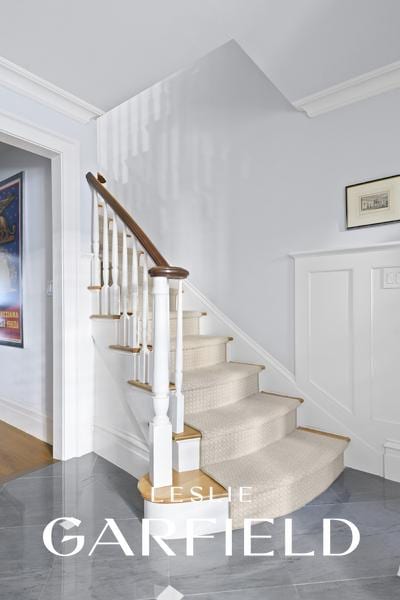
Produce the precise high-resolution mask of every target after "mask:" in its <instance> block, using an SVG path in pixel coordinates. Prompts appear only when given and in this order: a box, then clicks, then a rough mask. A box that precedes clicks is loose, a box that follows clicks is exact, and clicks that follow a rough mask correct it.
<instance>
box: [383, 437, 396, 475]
mask: <svg viewBox="0 0 400 600" xmlns="http://www.w3.org/2000/svg"><path fill="white" fill-rule="evenodd" d="M383 447H384V467H383V468H384V474H385V478H386V479H390V480H391V481H398V482H399V481H400V442H398V441H396V440H386V442H385V443H384V445H383Z"/></svg>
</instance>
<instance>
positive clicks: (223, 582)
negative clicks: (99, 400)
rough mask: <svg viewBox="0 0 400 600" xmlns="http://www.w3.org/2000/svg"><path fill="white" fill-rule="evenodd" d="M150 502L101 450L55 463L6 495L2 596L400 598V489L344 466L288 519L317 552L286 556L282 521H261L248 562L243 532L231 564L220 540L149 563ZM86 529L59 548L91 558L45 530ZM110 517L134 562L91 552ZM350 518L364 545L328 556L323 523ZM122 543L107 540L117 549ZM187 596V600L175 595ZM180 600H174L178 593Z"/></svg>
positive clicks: (345, 540)
mask: <svg viewBox="0 0 400 600" xmlns="http://www.w3.org/2000/svg"><path fill="white" fill-rule="evenodd" d="M142 514H143V506H142V502H141V498H140V496H139V495H138V493H137V490H136V480H135V479H134V478H132V477H130V476H129V475H128V474H127V473H125V472H123V471H121V470H120V469H118V468H117V467H115V466H113V465H111V464H110V463H108V462H107V461H105V460H103V459H102V458H100V457H97V456H96V455H94V454H91V455H87V456H85V457H83V458H81V459H74V460H71V461H68V462H66V463H57V464H55V465H51V466H49V467H46V468H44V469H41V470H38V471H35V472H32V473H29V474H27V475H24V476H23V477H19V478H17V479H14V480H12V481H9V482H7V483H5V484H4V485H3V486H2V487H0V600H58V599H66V598H68V599H71V598H74V600H118V599H126V600H144V599H154V598H157V597H158V595H159V594H160V593H161V592H162V591H163V590H165V588H166V587H167V586H172V587H173V588H175V589H176V590H178V591H179V592H180V593H181V594H183V595H184V598H191V599H192V600H195V599H198V600H214V599H215V600H239V599H240V600H256V599H257V600H258V599H264V598H265V599H267V600H303V599H304V600H314V599H316V600H317V599H318V600H320V599H322V598H323V599H324V600H331V599H332V600H333V599H335V600H337V598H344V599H345V600H369V599H377V600H388V599H393V600H394V599H397V598H399V597H400V577H396V574H397V571H398V569H399V566H400V484H396V483H393V482H390V481H385V480H383V479H381V478H379V477H375V476H372V475H368V474H365V473H361V472H359V471H354V470H352V469H346V470H345V472H344V473H343V474H342V475H341V476H340V477H339V479H338V480H337V481H336V482H335V483H334V484H333V485H332V486H331V487H330V489H329V490H327V491H326V492H325V493H324V494H322V495H321V496H320V497H319V498H316V499H315V500H314V501H313V502H312V503H310V504H309V505H307V506H305V507H304V508H302V509H301V510H299V511H297V512H295V513H293V515H289V516H290V517H291V518H292V519H293V551H294V552H297V553H300V552H303V553H305V552H311V551H314V553H315V554H314V556H291V557H289V556H285V543H284V519H276V520H275V523H274V524H268V523H261V524H258V525H256V526H255V527H254V528H253V535H259V536H271V537H270V538H266V537H264V538H262V537H260V538H258V539H254V540H253V551H254V552H260V553H261V552H267V551H273V552H274V555H273V556H267V557H266V556H253V557H248V556H244V555H243V551H244V544H243V532H242V531H235V532H234V535H233V555H232V556H230V557H227V556H225V552H224V548H225V546H224V544H225V539H224V536H223V535H222V534H218V535H216V536H215V538H214V539H213V540H211V539H207V540H206V539H203V540H196V542H195V556H194V557H187V556H186V555H185V544H184V542H183V541H173V542H169V545H170V547H171V549H172V550H173V552H174V553H175V556H169V557H168V556H167V555H166V554H165V553H164V551H163V550H162V549H161V548H160V547H159V546H158V545H157V544H156V543H154V542H153V543H152V545H151V548H150V556H149V557H146V556H142V555H141V544H140V541H141V521H140V517H141V516H142ZM61 516H65V517H76V518H78V519H80V520H81V521H82V523H81V525H80V527H79V529H77V528H73V529H71V530H69V531H66V530H65V529H63V528H62V526H61V525H60V524H57V525H56V526H55V528H54V535H53V541H54V546H55V548H56V549H57V550H58V551H59V552H62V553H67V552H70V551H72V550H73V548H74V547H75V541H72V540H71V541H68V542H64V543H62V544H61V539H62V537H63V536H64V535H71V536H72V535H78V534H79V535H84V536H85V537H84V539H85V545H84V547H83V549H82V551H81V552H80V553H79V554H78V555H75V556H71V557H58V556H54V555H53V554H51V553H50V552H49V551H48V550H47V549H46V548H45V546H44V544H43V541H42V534H43V529H44V527H45V525H46V524H47V523H48V522H49V521H51V520H52V519H55V518H58V517H61ZM106 517H113V518H115V520H116V521H117V523H118V526H119V528H120V530H121V531H122V533H123V535H124V536H125V538H126V540H127V541H128V543H129V545H130V547H131V549H132V550H133V552H134V554H135V555H134V556H124V555H123V553H122V551H121V548H120V547H119V546H113V545H103V546H101V547H100V546H99V547H98V548H97V549H96V551H95V553H94V554H93V556H88V553H89V550H90V548H91V547H92V546H93V544H94V542H95V540H96V539H97V538H98V536H99V534H100V532H101V530H102V528H103V526H104V519H105V518H106ZM324 518H325V519H326V518H332V519H334V518H336V519H346V520H349V521H352V522H353V523H354V524H356V525H357V527H358V528H359V530H360V533H361V542H360V545H359V547H358V548H357V550H355V551H354V552H353V553H352V554H350V555H348V556H345V557H340V556H332V557H324V556H323V555H322V521H323V519H324ZM331 537H332V552H337V553H339V552H343V551H344V550H345V549H346V548H347V547H348V545H349V542H350V536H349V530H348V527H347V526H346V525H345V524H344V523H343V522H335V523H334V525H333V526H332V536H331ZM112 539H113V538H112V536H111V535H110V536H109V537H108V538H104V539H103V541H106V540H108V541H112ZM177 597H180V596H177ZM171 598H173V596H171Z"/></svg>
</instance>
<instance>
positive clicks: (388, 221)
mask: <svg viewBox="0 0 400 600" xmlns="http://www.w3.org/2000/svg"><path fill="white" fill-rule="evenodd" d="M396 178H399V185H400V174H397V175H389V176H387V177H379V178H377V179H369V180H367V181H361V182H359V183H353V184H351V185H347V186H346V187H345V208H346V230H351V229H364V228H366V227H376V226H379V225H391V224H392V223H399V222H400V218H394V219H388V220H383V221H380V222H376V223H362V224H359V225H349V190H352V189H354V188H357V187H360V186H366V185H369V184H373V183H378V182H380V181H387V180H389V179H396Z"/></svg>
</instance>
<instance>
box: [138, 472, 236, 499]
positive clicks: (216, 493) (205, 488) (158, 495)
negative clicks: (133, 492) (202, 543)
mask: <svg viewBox="0 0 400 600" xmlns="http://www.w3.org/2000/svg"><path fill="white" fill-rule="evenodd" d="M172 488H175V490H173V491H172ZM178 488H179V489H178ZM193 488H195V490H194V493H193V491H192V490H193ZM138 490H139V492H140V494H141V495H142V497H143V498H144V500H148V501H149V502H155V503H157V504H174V503H182V502H191V501H199V497H198V496H197V497H196V494H199V495H201V496H202V499H203V500H210V499H214V498H227V497H228V491H227V490H226V489H225V488H224V487H223V486H222V485H221V484H219V483H218V482H217V481H215V479H213V478H212V477H210V476H209V475H207V474H206V473H204V471H202V470H201V469H196V470H195V471H184V472H182V473H178V472H177V471H173V473H172V486H166V487H162V488H153V487H152V485H151V483H150V478H149V474H148V473H147V474H146V475H143V477H141V478H140V479H139V483H138ZM173 492H174V494H175V502H174V501H173V499H172V498H171V495H172V493H173Z"/></svg>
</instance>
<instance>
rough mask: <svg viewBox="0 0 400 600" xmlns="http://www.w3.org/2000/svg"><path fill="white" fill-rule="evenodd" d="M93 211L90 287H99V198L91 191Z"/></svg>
mask: <svg viewBox="0 0 400 600" xmlns="http://www.w3.org/2000/svg"><path fill="white" fill-rule="evenodd" d="M92 199H93V210H92V219H93V222H92V252H93V258H92V285H93V286H100V285H101V262H100V239H99V198H98V196H97V193H96V192H95V191H94V190H92Z"/></svg>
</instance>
